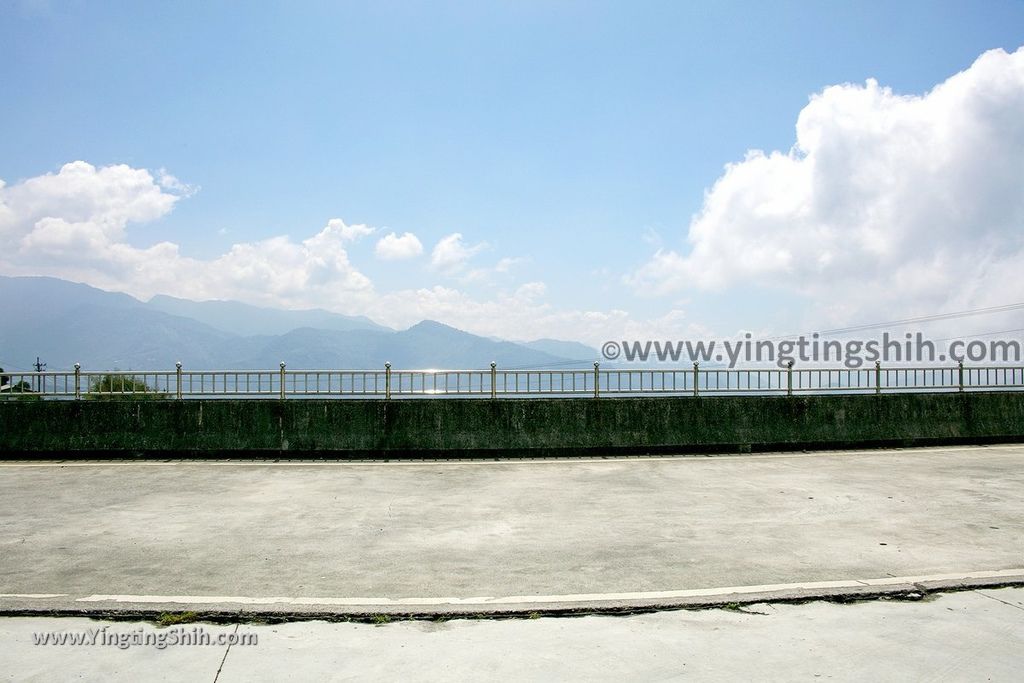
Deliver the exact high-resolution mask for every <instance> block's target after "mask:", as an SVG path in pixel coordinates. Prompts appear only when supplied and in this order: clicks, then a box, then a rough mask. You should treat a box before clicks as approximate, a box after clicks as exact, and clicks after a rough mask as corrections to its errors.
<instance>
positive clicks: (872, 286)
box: [627, 48, 1024, 320]
mask: <svg viewBox="0 0 1024 683" xmlns="http://www.w3.org/2000/svg"><path fill="white" fill-rule="evenodd" d="M796 133H797V140H796V145H795V146H794V147H793V149H792V150H790V151H789V152H786V153H782V152H771V153H769V154H765V153H763V152H760V151H756V150H755V151H751V152H749V153H748V154H747V156H746V158H745V159H744V160H743V161H740V162H737V163H734V164H730V165H728V166H727V167H726V170H725V173H724V175H722V177H720V178H719V179H718V181H717V182H716V183H715V184H714V186H713V187H712V188H711V190H709V191H708V192H707V194H706V196H705V198H704V204H703V207H702V209H701V211H700V212H699V214H698V215H697V216H695V217H694V219H693V221H692V222H691V224H690V228H689V235H688V241H689V245H690V249H689V252H688V253H678V252H676V251H672V250H664V249H659V250H658V251H657V252H656V253H655V254H654V256H653V257H652V259H651V260H650V261H649V262H648V263H646V264H645V265H644V266H643V267H641V268H640V269H639V270H637V271H636V272H635V273H633V274H632V275H631V276H629V277H628V278H627V281H628V282H630V283H631V284H632V285H633V286H634V287H635V288H636V289H637V290H638V291H643V292H648V293H655V294H666V293H670V292H677V291H682V290H686V289H688V288H693V287H696V288H701V289H712V288H722V287H727V286H732V285H751V286H764V285H769V286H773V287H778V288H782V289H788V290H791V291H795V292H798V293H800V294H802V295H805V296H806V297H808V298H809V299H810V300H811V301H813V302H814V303H815V304H817V306H818V309H819V311H821V312H824V311H826V310H827V311H828V312H830V313H831V317H833V318H835V319H843V320H847V319H849V318H850V317H851V316H854V315H856V316H860V317H865V316H867V317H868V318H870V316H872V315H873V316H874V318H872V319H878V316H879V315H883V316H885V315H887V313H881V312H882V311H887V312H890V313H891V312H895V311H903V310H907V311H910V310H916V311H924V312H933V311H936V310H946V309H949V308H952V309H956V308H957V307H968V306H970V305H975V304H976V305H985V304H987V303H1003V302H1008V301H1020V300H1022V299H1024V279H1022V278H1020V277H1019V273H1020V272H1021V270H1022V269H1024V48H1022V49H1019V50H1017V51H1016V52H1014V53H1012V54H1007V53H1006V52H1004V51H1002V50H993V51H990V52H986V53H985V54H983V55H982V56H981V57H979V58H978V60H977V61H976V62H975V63H974V64H973V65H972V66H971V67H970V68H968V69H967V70H965V71H963V72H961V73H959V74H956V75H955V76H952V77H951V78H949V79H948V80H947V81H945V82H944V83H941V84H940V85H938V86H936V87H935V88H934V89H933V90H932V91H931V92H929V93H927V94H925V95H922V96H901V95H897V94H895V93H893V92H892V91H891V90H890V89H889V88H885V87H881V86H880V85H879V84H878V83H876V82H875V81H873V80H869V81H867V83H866V84H864V85H850V84H846V85H836V86H831V87H828V88H826V89H825V90H824V91H822V92H821V93H820V94H818V95H815V96H814V97H812V98H811V101H810V103H809V104H808V105H807V106H806V107H805V108H804V109H803V111H801V112H800V115H799V118H798V120H797V125H796Z"/></svg>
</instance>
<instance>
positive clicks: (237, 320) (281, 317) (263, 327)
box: [145, 294, 390, 336]
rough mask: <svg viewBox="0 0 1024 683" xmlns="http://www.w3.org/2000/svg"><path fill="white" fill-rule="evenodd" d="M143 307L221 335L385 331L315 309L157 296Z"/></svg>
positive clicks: (365, 320) (366, 322)
mask: <svg viewBox="0 0 1024 683" xmlns="http://www.w3.org/2000/svg"><path fill="white" fill-rule="evenodd" d="M145 306H146V307H147V308H151V309H153V310H156V311H161V312H163V313H170V314H171V315H180V316H184V317H186V318H192V319H193V320H197V321H199V322H201V323H205V324H207V325H209V326H210V327H215V328H217V329H219V330H223V331H224V332H231V333H233V334H240V335H243V336H250V335H269V334H285V333H286V332H291V331H292V330H297V329H299V328H302V327H312V328H315V329H318V330H388V331H390V328H387V327H384V326H383V325H378V324H377V323H375V322H373V321H372V320H370V319H369V318H367V317H365V316H347V315H340V314H338V313H331V312H330V311H325V310H323V309H319V308H314V309H308V310H304V311H285V310H281V309H277V308H263V307H260V306H250V305H249V304H243V303H240V302H238V301H190V300H188V299H178V298H176V297H173V296H164V295H162V294H158V295H157V296H154V297H153V298H152V299H150V300H149V301H148V302H146V304H145Z"/></svg>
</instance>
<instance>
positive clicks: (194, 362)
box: [0, 276, 598, 370]
mask: <svg viewBox="0 0 1024 683" xmlns="http://www.w3.org/2000/svg"><path fill="white" fill-rule="evenodd" d="M597 356H598V353H597V351H596V350H594V349H592V348H590V347H588V346H585V345H583V344H579V343H577V342H567V341H559V340H553V339H540V340H536V341H533V342H526V343H515V342H509V341H502V340H495V339H489V338H486V337H481V336H478V335H474V334H470V333H468V332H465V331H463V330H459V329H456V328H454V327H451V326H448V325H444V324H442V323H439V322H435V321H432V320H424V321H422V322H420V323H417V324H416V325H413V326H412V327H410V328H408V329H406V330H393V329H391V328H389V327H385V326H384V325H380V324H378V323H376V322H374V321H372V320H370V319H369V318H366V317H362V316H345V315H340V314H337V313H332V312H330V311H325V310H321V309H311V310H301V311H289V310H280V309H274V308H263V307H258V306H251V305H248V304H244V303H240V302H237V301H190V300H187V299H178V298H174V297H169V296H155V297H153V298H152V299H150V300H149V301H147V302H143V301H140V300H138V299H135V298H133V297H131V296H128V295H127V294H120V293H115V292H106V291H103V290H100V289H96V288H95V287H90V286H88V285H84V284H78V283H73V282H68V281H65V280H60V279H56V278H47V277H3V276H0V366H2V367H4V368H7V369H8V370H18V369H21V370H28V369H31V365H32V363H34V362H35V360H36V358H37V357H38V358H39V359H41V361H42V362H45V363H46V364H47V367H48V368H49V369H53V370H59V369H68V368H70V367H72V366H73V365H74V363H76V362H77V363H80V364H81V365H82V368H83V369H87V370H110V369H121V370H144V369H145V370H161V369H171V368H173V367H174V363H175V362H176V361H181V362H182V364H183V365H184V366H185V367H187V368H189V369H196V370H198V369H220V368H224V369H242V368H256V369H262V368H276V367H277V364H278V363H279V362H281V361H284V362H285V363H287V364H288V367H289V368H293V369H301V368H352V369H362V368H368V369H369V368H379V367H382V366H383V365H384V363H385V362H390V363H391V365H392V367H394V368H396V369H398V368H401V369H418V368H467V369H469V368H485V367H487V366H488V365H489V364H490V362H491V361H495V362H496V363H498V365H499V366H500V367H505V368H511V367H529V368H542V367H568V366H569V365H571V364H572V361H578V363H577V364H578V365H579V366H580V367H587V366H588V365H589V363H590V362H592V361H593V360H594V359H595V358H597Z"/></svg>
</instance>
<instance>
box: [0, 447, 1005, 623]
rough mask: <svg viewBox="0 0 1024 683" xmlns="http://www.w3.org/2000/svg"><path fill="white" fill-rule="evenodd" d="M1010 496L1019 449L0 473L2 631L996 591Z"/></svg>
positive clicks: (127, 466)
mask: <svg viewBox="0 0 1024 683" xmlns="http://www.w3.org/2000/svg"><path fill="white" fill-rule="evenodd" d="M1022 490H1024V446H989V447H961V448H936V449H915V450H906V451H866V452H846V453H822V454H783V455H767V456H750V455H747V456H736V457H714V458H699V457H697V458H693V457H689V458H651V459H609V460H587V461H581V460H567V461H517V462H458V463H455V462H417V463H365V464H360V463H324V462H311V463H283V462H282V463H276V464H275V463H268V462H253V463H244V462H243V463H240V462H166V463H165V462H106V463H72V462H67V463H53V462H46V463H4V464H0V611H5V612H7V613H11V612H38V613H45V612H47V611H53V610H57V611H61V610H63V611H91V612H102V611H106V610H122V611H123V610H127V611H137V612H140V613H148V612H153V611H163V610H199V611H203V612H223V613H234V614H237V613H263V612H265V613H290V614H320V613H335V614H356V613H363V614H373V613H388V612H391V613H394V612H399V613H424V612H426V613H434V612H446V611H447V612H469V613H479V612H490V611H506V610H513V611H517V610H518V611H533V610H557V609H565V608H568V609H576V608H583V609H592V608H601V607H622V606H640V605H643V606H659V605H667V604H695V603H715V602H730V601H733V600H735V599H736V598H735V597H733V596H734V595H740V596H742V597H743V599H744V600H747V601H755V600H759V599H768V598H778V597H785V596H786V595H789V596H791V597H798V596H801V595H803V596H813V595H824V594H829V593H838V594H847V593H851V592H853V593H857V592H865V591H867V592H876V591H877V589H878V588H879V585H881V587H882V588H883V589H886V590H888V589H894V590H912V589H913V586H912V585H911V584H912V583H914V582H916V581H932V582H934V583H933V584H931V585H932V586H933V587H937V586H941V585H943V582H945V583H947V584H948V583H950V582H951V583H953V584H957V583H962V581H961V578H962V577H970V576H974V577H976V578H975V579H974V580H970V579H969V580H968V582H969V583H971V584H972V585H980V584H984V583H993V582H995V583H999V582H1004V581H1013V580H1016V579H1020V578H1024V496H1022V495H1021V493H1020V492H1021V491H1022ZM872 583H874V584H875V585H872ZM894 587H895V588H894ZM744 591H745V592H744Z"/></svg>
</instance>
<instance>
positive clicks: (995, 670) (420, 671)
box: [0, 588, 1024, 683]
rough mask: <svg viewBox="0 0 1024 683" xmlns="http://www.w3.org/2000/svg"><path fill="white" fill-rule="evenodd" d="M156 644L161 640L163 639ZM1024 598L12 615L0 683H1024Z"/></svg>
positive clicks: (4, 624)
mask: <svg viewBox="0 0 1024 683" xmlns="http://www.w3.org/2000/svg"><path fill="white" fill-rule="evenodd" d="M200 627H201V628H203V629H205V631H206V632H207V633H208V634H210V635H211V636H217V635H231V634H233V635H235V636H236V637H242V636H251V635H255V636H256V642H255V644H252V643H251V641H250V644H248V645H231V646H226V645H222V646H192V647H184V646H176V647H166V648H165V649H157V648H156V647H154V646H145V645H138V646H128V647H126V648H125V649H119V648H118V647H116V646H111V645H97V646H91V647H90V646H83V645H75V646H73V645H62V646H61V645H34V644H33V633H35V634H39V635H42V634H45V633H47V632H56V633H65V634H71V633H75V634H85V635H87V636H88V635H89V634H90V633H92V632H94V631H95V630H97V629H106V633H107V636H106V639H107V641H108V642H113V641H114V640H115V638H116V635H115V634H129V635H130V634H134V633H136V632H138V631H139V630H140V629H142V630H143V632H144V634H155V633H160V632H163V633H167V632H169V631H170V630H172V629H173V628H187V629H194V628H200ZM154 642H155V641H154ZM1022 653H1024V589H1021V588H1004V589H993V590H975V591H970V592H963V593H953V594H947V595H942V596H939V597H936V598H934V599H928V600H924V601H919V602H893V601H875V602H866V603H855V604H846V605H838V604H830V603H822V602H815V603H807V604H800V605H770V604H756V605H751V606H749V607H747V608H746V611H742V612H741V611H730V610H706V611H696V612H693V611H674V612H661V613H658V614H645V615H634V616H629V617H610V616H588V617H581V618H540V619H516V620H503V621H489V620H483V621H478V620H468V619H459V620H451V621H445V622H438V621H406V622H396V623H388V624H383V625H380V626H373V625H369V624H352V623H325V622H322V621H312V622H298V623H286V624H275V625H253V624H238V625H230V626H216V625H211V624H200V625H189V626H187V627H167V628H163V629H157V628H156V627H154V626H153V625H151V624H141V623H124V622H102V621H93V620H89V619H81V618H71V619H55V618H42V617H37V618H19V617H10V618H0V661H2V662H3V664H2V666H0V680H9V681H51V680H71V679H74V680H87V681H88V680H102V681H122V680H123V681H136V680H194V681H217V682H218V683H220V682H224V683H227V682H230V681H280V680H352V679H355V678H359V679H361V680H374V679H379V680H415V681H420V680H424V681H431V680H587V681H591V680H597V681H605V680H607V681H621V680H674V679H680V678H686V679H687V680H699V681H700V680H716V681H717V680H768V681H789V680H811V679H817V678H820V679H823V680H824V679H829V680H838V681H862V680H872V681H907V680H964V681H972V680H978V681H1017V680H1020V672H1021V670H1022V669H1024V654H1022Z"/></svg>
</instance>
